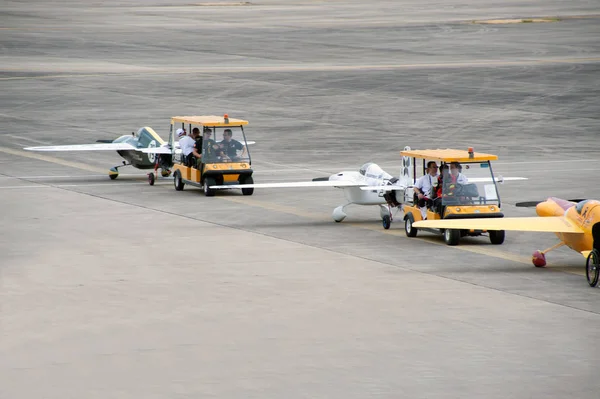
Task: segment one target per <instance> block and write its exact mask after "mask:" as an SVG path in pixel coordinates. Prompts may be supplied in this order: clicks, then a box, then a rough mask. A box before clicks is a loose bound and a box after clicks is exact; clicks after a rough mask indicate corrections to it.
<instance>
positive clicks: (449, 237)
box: [444, 229, 460, 245]
mask: <svg viewBox="0 0 600 399" xmlns="http://www.w3.org/2000/svg"><path fill="white" fill-rule="evenodd" d="M444 241H445V242H446V244H447V245H458V242H459V241H460V230H456V229H446V230H444Z"/></svg>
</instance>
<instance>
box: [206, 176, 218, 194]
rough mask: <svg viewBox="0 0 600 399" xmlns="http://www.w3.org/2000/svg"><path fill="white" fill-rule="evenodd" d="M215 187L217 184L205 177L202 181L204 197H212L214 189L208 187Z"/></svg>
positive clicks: (210, 178)
mask: <svg viewBox="0 0 600 399" xmlns="http://www.w3.org/2000/svg"><path fill="white" fill-rule="evenodd" d="M216 185H217V183H216V181H215V179H213V178H212V177H207V178H206V179H204V195H206V196H207V197H214V195H215V189H214V188H209V187H210V186H216Z"/></svg>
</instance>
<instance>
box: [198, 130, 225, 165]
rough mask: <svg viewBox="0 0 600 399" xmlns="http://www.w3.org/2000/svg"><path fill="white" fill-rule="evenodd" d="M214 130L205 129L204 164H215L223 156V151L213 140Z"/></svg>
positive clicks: (203, 144) (203, 143)
mask: <svg viewBox="0 0 600 399" xmlns="http://www.w3.org/2000/svg"><path fill="white" fill-rule="evenodd" d="M211 137H212V130H211V129H209V128H204V138H203V140H202V154H203V155H202V162H203V163H209V162H215V161H216V160H217V158H218V157H220V156H221V153H222V151H221V149H220V148H219V144H217V142H216V141H214V140H213V139H212V138H211Z"/></svg>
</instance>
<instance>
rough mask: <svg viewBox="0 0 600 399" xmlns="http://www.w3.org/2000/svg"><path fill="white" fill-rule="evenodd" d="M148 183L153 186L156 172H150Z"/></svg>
mask: <svg viewBox="0 0 600 399" xmlns="http://www.w3.org/2000/svg"><path fill="white" fill-rule="evenodd" d="M148 184H150V185H151V186H153V185H154V173H152V172H150V173H148Z"/></svg>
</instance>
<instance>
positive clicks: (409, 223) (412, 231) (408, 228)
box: [404, 215, 419, 237]
mask: <svg viewBox="0 0 600 399" xmlns="http://www.w3.org/2000/svg"><path fill="white" fill-rule="evenodd" d="M418 231H419V229H417V228H415V227H413V218H412V215H410V216H407V217H406V219H404V232H405V233H406V236H407V237H416V236H417V232H418Z"/></svg>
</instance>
